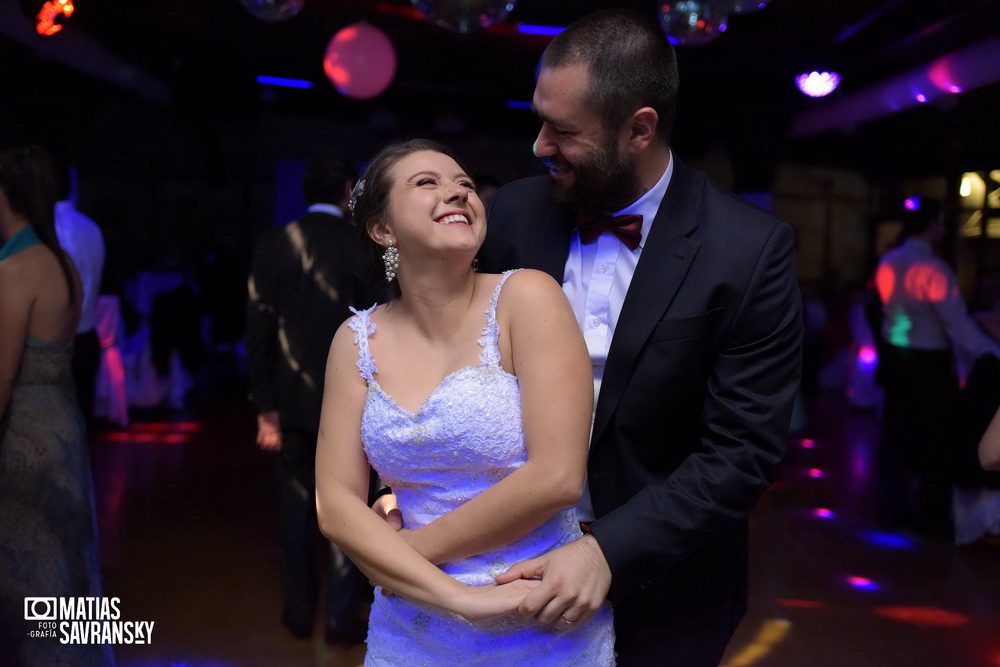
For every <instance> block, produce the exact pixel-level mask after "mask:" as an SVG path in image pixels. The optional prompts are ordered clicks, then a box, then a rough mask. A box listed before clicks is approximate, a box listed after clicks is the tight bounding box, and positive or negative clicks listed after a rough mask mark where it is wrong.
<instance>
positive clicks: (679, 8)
mask: <svg viewBox="0 0 1000 667" xmlns="http://www.w3.org/2000/svg"><path fill="white" fill-rule="evenodd" d="M731 9H732V4H731V3H727V2H713V1H712V0H677V1H675V2H670V1H669V0H668V1H667V2H664V3H663V4H662V5H661V6H660V11H659V19H660V25H661V26H662V27H663V32H665V33H666V35H667V38H668V39H669V40H670V41H671V42H672V43H674V44H678V45H687V46H699V45H701V44H708V43H709V42H711V41H712V40H714V39H715V38H716V37H718V36H719V35H720V34H722V32H723V31H725V29H726V22H727V21H728V20H729V12H730V10H731Z"/></svg>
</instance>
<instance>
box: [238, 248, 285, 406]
mask: <svg viewBox="0 0 1000 667" xmlns="http://www.w3.org/2000/svg"><path fill="white" fill-rule="evenodd" d="M264 241H265V238H261V239H260V240H258V242H257V243H256V245H255V247H254V253H253V259H252V263H251V269H250V277H249V279H248V280H247V312H246V346H247V376H248V383H249V390H250V401H251V403H252V404H253V406H254V409H255V410H256V411H257V413H261V412H266V411H268V410H276V409H277V408H278V399H277V392H276V388H275V378H274V369H275V368H276V364H277V361H278V355H279V353H280V350H279V349H278V317H277V314H276V313H275V311H274V307H273V305H272V303H271V301H270V298H271V294H272V290H271V282H272V281H273V278H274V276H273V273H274V267H273V264H272V262H270V261H268V260H269V257H268V246H269V245H272V244H268V243H265V242H264ZM275 250H277V249H276V248H274V247H271V248H270V251H271V252H272V253H273V252H274V251H275ZM270 259H272V260H273V257H271V258H270Z"/></svg>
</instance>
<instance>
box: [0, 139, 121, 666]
mask: <svg viewBox="0 0 1000 667" xmlns="http://www.w3.org/2000/svg"><path fill="white" fill-rule="evenodd" d="M55 201H56V189H55V176H54V172H53V171H52V164H51V160H50V159H49V157H48V155H47V154H46V153H45V152H44V151H43V150H42V149H40V148H37V147H32V148H24V149H13V150H5V151H0V243H2V244H3V245H2V246H0V656H2V660H0V662H3V663H4V664H11V665H56V664H58V665H74V666H76V665H105V664H110V663H111V662H112V660H111V652H110V648H109V647H105V646H101V645H98V644H91V645H73V644H61V643H60V642H59V639H58V635H57V636H55V637H31V636H29V632H30V631H32V630H38V629H39V624H38V622H34V623H32V622H29V621H26V620H25V618H24V617H25V598H26V597H76V596H100V595H101V580H100V568H99V562H98V557H97V531H96V523H95V516H94V499H93V486H92V481H91V472H90V458H89V457H90V451H89V447H88V444H87V440H86V436H85V428H84V422H83V415H82V414H81V412H80V410H79V407H78V406H77V401H76V396H75V393H74V392H75V390H74V385H73V377H72V373H71V360H72V356H73V345H72V341H73V338H74V336H75V334H76V325H77V321H78V320H79V318H80V298H79V297H80V289H81V288H80V279H79V277H78V276H77V273H76V269H75V268H74V267H73V264H72V261H71V260H70V259H69V257H68V256H67V255H66V253H64V252H63V251H62V249H61V248H60V247H59V242H58V240H57V239H56V232H55V221H54V218H53V211H54V205H55Z"/></svg>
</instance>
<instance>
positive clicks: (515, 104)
mask: <svg viewBox="0 0 1000 667" xmlns="http://www.w3.org/2000/svg"><path fill="white" fill-rule="evenodd" d="M507 108H508V109H528V110H530V109H531V102H519V101H517V100H508V101H507Z"/></svg>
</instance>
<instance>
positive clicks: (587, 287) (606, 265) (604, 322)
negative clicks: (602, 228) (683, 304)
mask: <svg viewBox="0 0 1000 667" xmlns="http://www.w3.org/2000/svg"><path fill="white" fill-rule="evenodd" d="M673 173H674V158H673V154H671V155H670V161H669V163H668V164H667V168H666V169H665V170H664V172H663V175H661V176H660V180H658V181H657V182H656V185H654V186H653V187H652V188H650V189H649V190H648V191H647V192H646V193H645V194H643V195H642V196H641V197H639V199H637V200H636V201H634V202H633V203H631V204H629V205H628V206H626V207H625V208H623V209H621V210H620V211H615V212H614V213H613V214H612V215H625V214H631V213H638V214H640V215H641V216H642V240H641V241H639V246H638V247H637V248H636V249H635V250H629V248H628V246H626V245H625V244H624V243H622V242H621V241H619V240H618V237H616V236H614V235H613V234H602V235H601V236H600V237H598V239H597V241H596V242H594V243H581V242H580V234H579V232H577V231H576V230H574V231H573V234H572V236H571V238H570V245H569V255H568V256H567V257H566V268H565V273H564V276H563V292H565V293H566V296H567V297H568V298H569V302H570V304H571V305H572V306H573V312H574V313H575V314H576V321H577V323H578V324H579V325H580V330H581V331H583V338H584V340H585V341H586V342H587V350H588V351H589V352H590V363H591V367H592V368H593V371H594V408H595V409H596V408H597V399H598V397H599V396H600V393H601V380H602V379H603V378H604V364H605V363H606V362H607V360H608V349H609V348H610V347H611V338H612V337H613V336H614V335H615V326H616V325H617V324H618V317H619V315H621V312H622V304H624V303H625V295H626V294H627V293H628V287H629V284H630V283H631V282H632V275H633V274H634V273H635V267H636V265H637V264H638V263H639V256H640V255H641V254H642V248H643V246H644V245H645V243H646V235H647V234H649V229H650V227H651V226H652V224H653V218H655V217H656V212H657V211H658V210H659V208H660V202H662V201H663V195H664V194H665V193H666V191H667V185H669V184H670V177H671V175H673ZM591 425H592V426H593V415H592V416H591ZM578 511H579V513H580V515H581V516H580V520H581V521H589V520H591V519H593V510H592V509H591V505H590V493H589V489H585V490H584V495H583V499H582V500H581V501H580V505H579V507H578Z"/></svg>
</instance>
